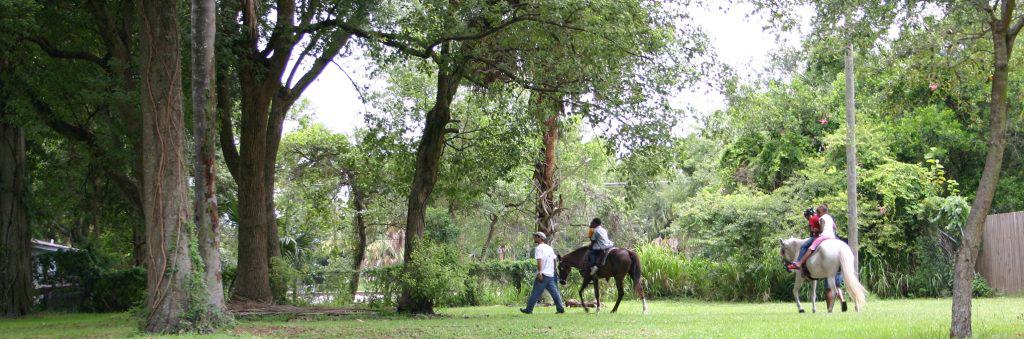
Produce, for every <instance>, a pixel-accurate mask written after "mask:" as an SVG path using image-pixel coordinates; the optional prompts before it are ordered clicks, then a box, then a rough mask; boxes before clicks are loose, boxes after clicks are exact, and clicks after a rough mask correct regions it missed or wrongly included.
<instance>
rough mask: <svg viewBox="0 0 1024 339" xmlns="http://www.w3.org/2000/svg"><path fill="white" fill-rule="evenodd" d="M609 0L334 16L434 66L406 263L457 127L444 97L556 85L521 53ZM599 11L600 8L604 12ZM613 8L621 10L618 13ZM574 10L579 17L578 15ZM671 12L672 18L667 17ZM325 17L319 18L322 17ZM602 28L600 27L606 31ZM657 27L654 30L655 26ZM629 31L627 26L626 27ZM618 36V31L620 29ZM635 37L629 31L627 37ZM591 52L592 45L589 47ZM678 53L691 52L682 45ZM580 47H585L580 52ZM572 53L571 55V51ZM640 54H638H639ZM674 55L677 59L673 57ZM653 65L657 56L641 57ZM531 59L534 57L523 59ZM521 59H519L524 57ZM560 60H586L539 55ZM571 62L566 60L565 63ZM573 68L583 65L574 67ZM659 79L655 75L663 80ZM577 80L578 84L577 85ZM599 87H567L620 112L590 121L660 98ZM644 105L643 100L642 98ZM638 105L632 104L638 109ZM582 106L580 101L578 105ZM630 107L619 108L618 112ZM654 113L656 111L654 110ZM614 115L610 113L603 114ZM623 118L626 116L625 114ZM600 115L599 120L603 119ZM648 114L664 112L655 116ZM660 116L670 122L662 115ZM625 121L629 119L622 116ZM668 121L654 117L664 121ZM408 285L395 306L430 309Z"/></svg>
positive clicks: (443, 4) (424, 7)
mask: <svg viewBox="0 0 1024 339" xmlns="http://www.w3.org/2000/svg"><path fill="white" fill-rule="evenodd" d="M619 4H620V3H619V2H617V1H599V2H588V1H579V2H577V1H569V2H545V1H536V2H514V3H506V2H503V1H487V0H478V1H466V2H449V1H426V2H423V3H420V4H418V5H417V6H408V7H403V8H400V9H398V10H397V11H395V13H396V14H394V15H392V16H390V17H388V16H383V17H381V18H376V19H377V20H378V21H377V22H373V23H371V25H369V26H368V27H358V26H351V25H344V23H342V22H335V23H333V24H336V25H339V26H341V27H343V28H344V29H346V30H348V31H350V32H352V33H353V34H354V35H356V36H359V37H360V38H363V39H365V40H367V41H369V42H371V43H372V44H373V45H374V46H378V47H388V48H390V49H391V50H393V51H396V52H397V54H398V55H401V56H405V57H412V58H418V59H420V60H423V61H426V62H428V65H430V66H431V68H432V69H433V71H434V72H435V75H434V80H435V83H436V87H435V89H434V101H433V104H432V105H431V107H430V108H429V109H428V110H427V112H426V114H425V115H424V127H423V129H422V134H421V135H420V137H419V143H418V146H417V149H416V162H415V166H414V168H415V170H414V174H413V178H412V184H411V187H410V193H409V197H408V205H407V218H406V243H405V260H406V262H409V261H410V259H411V258H412V256H414V255H415V248H416V247H417V242H419V241H420V239H421V238H422V237H423V234H424V229H425V219H426V211H427V206H428V204H429V202H430V197H431V193H432V192H433V190H434V187H435V184H436V183H437V177H438V172H439V169H440V168H441V156H442V154H443V153H444V149H445V146H446V139H447V138H448V136H449V135H451V134H454V133H457V132H458V129H456V128H453V127H452V126H449V124H450V123H452V110H451V107H452V103H453V102H454V99H455V97H456V94H457V92H458V91H459V88H460V86H462V85H464V83H465V84H473V85H477V86H479V87H482V88H487V87H489V86H491V85H492V84H494V83H495V82H496V81H501V82H509V83H514V84H515V85H516V86H520V87H522V88H526V89H531V90H535V91H541V92H558V91H559V90H558V89H556V88H557V87H552V86H550V84H549V83H545V82H541V81H536V80H537V79H534V78H532V77H531V76H530V73H529V72H524V70H523V68H522V64H523V62H524V61H523V60H524V59H526V58H537V60H539V58H541V57H543V56H547V57H556V56H554V55H551V54H545V53H544V51H545V50H548V49H550V48H551V47H552V43H553V42H554V41H556V40H557V39H558V37H559V36H562V35H564V34H567V33H566V32H569V31H576V30H583V31H587V30H588V29H591V28H593V27H602V28H607V29H608V31H611V30H612V28H613V27H614V24H615V23H616V22H615V21H605V20H604V19H605V18H609V17H612V18H614V17H617V15H615V14H613V12H616V11H615V10H616V9H623V8H621V7H620V6H619ZM643 4H644V5H645V6H639V4H638V3H634V2H629V4H627V6H626V7H631V6H632V7H637V6H639V7H643V8H644V9H645V10H643V11H640V12H639V13H638V14H644V15H653V14H654V13H656V12H655V11H646V9H649V8H651V7H650V6H656V4H652V3H647V2H644V3H643ZM606 11H607V12H606ZM620 14H621V13H620ZM578 16H582V18H579V17H578ZM671 18H673V19H675V18H677V17H675V16H672V17H671ZM649 20H651V17H648V16H644V17H641V18H637V21H635V22H632V23H633V24H636V25H643V26H646V25H647V24H648V23H649ZM325 24H327V23H326V22H325ZM608 31H604V32H608ZM655 31H657V32H655ZM631 33H632V32H631ZM648 33H649V34H665V33H670V32H664V31H658V30H652V31H651V32H648ZM623 35H626V34H623ZM616 37H619V36H612V37H607V36H601V35H600V34H593V35H590V36H589V37H588V38H590V39H595V40H600V39H609V38H611V42H610V43H609V45H615V44H616V43H618V42H619V41H615V40H614V38H616ZM634 38H635V36H634ZM613 50H615V51H617V52H621V53H631V52H633V51H629V50H619V49H617V48H613ZM595 52H597V51H595ZM686 52H693V50H687V51H686ZM584 54H585V52H584ZM573 56H574V55H573ZM691 57H694V54H693V53H686V54H683V55H668V56H667V58H668V59H669V60H670V61H671V62H674V61H677V60H678V59H689V58H691ZM641 58H642V59H644V57H641ZM677 58H678V59H677ZM645 60H646V61H648V62H650V63H649V64H648V65H650V64H654V63H657V62H662V61H664V60H652V59H649V58H647V59H645ZM530 61H536V60H530ZM530 61H525V62H530ZM556 61H564V62H566V63H567V64H571V65H572V66H576V67H582V66H588V65H587V64H586V62H587V61H590V60H589V59H586V60H585V59H571V58H570V59H568V60H562V59H551V60H548V61H547V62H549V63H550V62H556ZM609 65H610V64H609V63H598V64H595V65H592V66H591V67H595V68H596V67H603V66H609ZM572 66H566V68H564V69H566V70H568V69H570V67H572ZM643 69H644V68H643V67H636V68H623V69H617V71H618V72H619V73H618V74H616V75H618V76H623V77H626V78H628V79H629V80H635V79H639V78H632V77H631V76H641V73H643V72H642V70H643ZM577 71H580V72H583V70H581V69H577ZM664 79H665V78H659V80H664ZM580 87H585V86H580ZM669 88H674V87H673V86H668V88H664V89H662V88H652V89H651V90H652V92H644V91H633V92H632V93H629V95H627V97H629V98H630V99H637V98H641V97H645V96H648V95H651V94H654V93H663V92H658V91H667V90H668V89H669ZM599 89H600V90H601V91H600V92H594V91H583V90H578V88H577V90H576V91H573V92H571V93H573V94H575V95H578V96H580V97H581V98H582V97H586V96H588V95H593V96H595V97H598V98H599V99H598V100H594V101H588V100H578V101H577V102H578V103H579V104H580V105H581V107H586V108H585V109H599V108H604V107H612V106H614V107H615V109H617V110H618V112H620V113H623V114H617V115H616V114H608V115H599V116H600V118H594V122H595V123H598V124H600V123H610V121H609V120H616V118H617V119H618V120H619V121H626V120H629V119H630V118H632V119H636V120H643V119H649V118H652V116H650V115H644V114H642V113H644V112H647V111H649V110H647V109H649V108H652V107H651V106H650V105H649V104H651V103H656V104H655V106H657V105H663V104H664V101H658V100H650V101H648V100H625V101H627V102H630V103H633V105H607V106H605V105H602V104H603V103H607V102H623V101H620V100H619V99H617V98H616V97H617V96H618V95H620V94H619V92H618V91H617V90H620V89H622V86H615V85H610V86H601V87H599ZM645 104H648V105H645ZM638 108H639V109H638ZM581 109H584V108H581ZM627 111H629V112H632V113H633V114H632V115H630V114H624V112H627ZM653 111H654V112H661V111H663V110H658V109H655V110H653ZM611 117H615V118H611ZM627 117H628V118H627ZM605 118H607V120H605ZM654 118H655V119H662V118H665V116H664V115H658V116H656V117H654ZM662 122H670V120H669V121H664V120H662ZM627 124H629V123H627ZM669 125H670V124H668V123H666V124H661V125H660V126H662V127H665V126H669ZM667 129H668V128H663V129H660V130H658V129H640V128H638V129H633V130H631V132H632V133H631V134H633V135H636V136H643V137H650V136H651V135H652V134H656V133H659V132H660V133H662V134H663V135H664V134H666V131H667ZM411 288H415V287H413V286H405V287H404V289H403V293H402V296H401V297H400V300H399V306H398V309H399V310H400V311H403V312H412V313H421V312H422V313H429V312H433V304H432V301H430V300H422V299H420V298H417V297H414V294H413V293H411V290H410V289H411Z"/></svg>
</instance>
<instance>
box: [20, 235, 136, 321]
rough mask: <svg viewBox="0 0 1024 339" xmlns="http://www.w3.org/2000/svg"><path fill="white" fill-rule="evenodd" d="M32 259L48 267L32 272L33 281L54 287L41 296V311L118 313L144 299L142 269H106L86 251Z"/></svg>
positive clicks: (101, 258)
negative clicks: (42, 309) (47, 268)
mask: <svg viewBox="0 0 1024 339" xmlns="http://www.w3.org/2000/svg"><path fill="white" fill-rule="evenodd" d="M36 260H38V263H39V264H40V265H41V266H42V267H49V268H52V269H51V270H44V271H43V272H39V271H36V272H35V273H34V275H35V279H36V281H38V282H39V283H41V284H43V285H51V286H57V288H53V289H49V290H47V291H46V292H45V293H44V295H43V300H42V303H43V305H42V307H43V308H45V309H49V310H64V311H85V312H121V311H126V310H128V309H129V308H131V307H132V306H134V305H137V304H141V303H142V302H143V300H145V296H146V292H145V291H146V270H145V269H143V268H139V267H132V268H127V269H107V268H105V267H106V266H107V264H106V263H107V262H108V260H105V259H104V258H103V257H100V256H98V255H96V253H95V252H93V251H90V250H88V249H80V250H77V251H74V252H71V251H64V252H54V253H47V254H42V255H39V256H37V257H36Z"/></svg>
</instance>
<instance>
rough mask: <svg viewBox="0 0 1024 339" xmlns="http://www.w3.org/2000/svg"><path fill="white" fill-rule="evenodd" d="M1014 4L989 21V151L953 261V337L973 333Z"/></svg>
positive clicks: (1002, 134) (1001, 144) (1000, 143)
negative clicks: (973, 308) (978, 268)
mask: <svg viewBox="0 0 1024 339" xmlns="http://www.w3.org/2000/svg"><path fill="white" fill-rule="evenodd" d="M1014 5H1015V1H1012V0H1008V1H1006V3H1004V4H1003V9H1002V11H1003V13H1002V19H992V20H991V21H990V22H989V24H990V27H991V30H992V42H993V44H992V48H993V58H992V59H993V60H992V61H993V71H992V90H991V102H990V103H989V137H988V154H987V155H986V156H985V168H984V169H983V170H982V172H981V180H979V181H978V190H977V191H976V193H975V197H974V202H973V203H972V204H971V212H970V214H968V216H967V223H966V225H965V229H964V232H963V236H962V239H961V241H960V247H959V248H958V249H957V251H956V257H955V260H954V262H953V312H952V321H951V324H950V329H949V336H950V337H952V338H967V337H970V336H971V335H972V329H971V293H972V292H973V289H972V282H973V281H974V274H975V271H974V270H975V264H976V262H977V259H978V251H979V250H980V248H981V233H982V231H983V230H984V228H985V219H986V218H987V217H988V212H989V208H990V207H992V198H993V197H994V196H995V192H996V185H997V184H998V183H999V172H1000V170H1001V169H1002V165H1003V152H1004V151H1005V150H1006V111H1007V109H1008V107H1007V102H1006V94H1007V82H1008V79H1009V66H1008V65H1009V60H1010V56H1011V55H1012V53H1013V50H1012V48H1013V41H1014V39H1015V38H1016V35H1015V34H1009V32H1008V31H1007V30H1008V27H1009V26H1010V25H1009V21H1010V20H1011V19H1012V18H1013V15H1012V14H1013V8H1014ZM996 15H999V13H998V12H997V13H996ZM1014 33H1016V32H1014Z"/></svg>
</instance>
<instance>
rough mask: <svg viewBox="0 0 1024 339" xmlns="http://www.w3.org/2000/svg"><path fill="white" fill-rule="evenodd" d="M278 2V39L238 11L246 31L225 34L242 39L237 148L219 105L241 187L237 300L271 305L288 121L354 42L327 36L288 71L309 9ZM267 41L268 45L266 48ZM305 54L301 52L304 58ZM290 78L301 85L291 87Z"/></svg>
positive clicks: (237, 49)
mask: <svg viewBox="0 0 1024 339" xmlns="http://www.w3.org/2000/svg"><path fill="white" fill-rule="evenodd" d="M277 3H278V5H279V6H278V7H277V8H276V14H274V15H275V17H276V18H275V22H274V23H273V26H274V27H273V33H272V34H271V36H270V38H269V40H267V41H261V38H260V37H259V27H261V25H260V24H259V23H258V22H257V21H259V19H258V18H256V17H254V16H253V15H251V14H248V13H241V12H240V11H239V9H238V8H234V9H232V12H231V13H232V15H239V16H240V17H241V18H242V20H243V21H244V22H243V25H241V26H239V25H238V23H237V22H234V21H231V20H229V21H228V22H227V24H228V25H230V27H231V29H229V30H228V31H230V32H231V33H233V34H238V35H239V36H236V37H235V38H237V39H236V41H237V44H236V45H235V46H233V48H231V49H230V51H231V52H232V53H234V56H235V58H236V59H237V60H238V63H237V64H236V65H234V66H235V67H234V69H235V71H236V73H237V76H238V83H239V87H240V89H241V91H240V92H241V93H240V94H241V95H240V96H241V111H242V116H241V124H240V128H239V130H240V134H241V135H240V138H239V147H238V148H237V149H236V148H235V145H234V142H233V138H234V136H233V135H232V133H231V128H230V120H231V114H230V106H231V104H232V102H230V101H228V100H227V98H219V99H218V101H219V102H222V101H226V102H225V103H224V104H223V105H221V104H219V105H220V106H222V107H223V108H222V114H221V115H220V116H221V124H222V126H227V128H222V129H221V145H222V148H223V152H224V158H225V162H226V163H228V167H229V170H230V171H231V174H232V176H233V177H234V179H235V182H236V183H237V184H238V214H239V220H238V273H237V275H236V277H235V283H234V288H233V293H232V298H233V299H236V300H251V301H257V302H272V301H274V300H275V299H277V300H281V299H282V298H283V297H284V296H283V294H282V292H285V291H286V289H287V282H283V284H282V282H274V283H273V284H272V283H271V281H270V270H271V268H270V264H271V258H273V257H278V256H280V255H281V247H280V239H279V232H278V229H277V219H276V216H275V214H274V179H275V175H274V172H275V169H276V165H277V151H278V148H279V146H280V143H281V133H282V131H283V125H284V119H285V115H286V113H287V112H288V111H289V110H290V109H291V107H292V104H294V103H295V100H296V99H298V98H299V96H301V95H302V92H303V91H305V90H306V88H307V87H308V86H309V85H310V84H311V83H312V82H313V81H314V80H315V79H316V78H317V76H319V75H320V73H321V72H323V70H324V68H325V67H326V66H327V65H329V64H330V63H331V61H332V60H333V59H334V57H336V56H337V55H338V53H339V52H340V50H341V49H342V48H343V47H344V46H345V45H346V44H347V42H348V40H349V38H350V37H351V34H348V33H344V32H342V31H340V30H338V31H335V32H333V33H330V34H327V35H326V36H329V37H328V38H325V39H326V40H322V41H321V42H323V44H324V45H323V46H322V47H323V48H322V49H318V50H317V52H318V53H319V56H317V57H316V58H315V60H312V62H310V63H309V69H308V71H306V72H305V73H302V72H298V68H305V67H306V66H305V64H301V63H300V64H296V65H292V67H293V68H292V69H291V71H290V72H289V67H288V66H289V60H293V59H292V58H291V57H292V52H293V50H294V49H295V47H296V46H297V45H298V44H299V43H300V42H302V41H305V40H304V39H303V38H302V36H301V35H302V34H300V33H299V29H297V27H296V26H295V23H296V5H297V4H304V5H306V6H312V5H309V4H305V3H301V2H297V1H294V0H288V1H279V2H277ZM307 9H308V10H315V9H310V8H307ZM366 9H367V8H366V6H362V5H360V6H358V8H357V9H356V10H355V13H354V14H353V15H352V17H351V18H350V19H351V20H355V19H356V18H358V17H364V16H366V15H368V13H367V12H366ZM300 19H302V18H300ZM243 26H244V27H243ZM263 42H265V43H266V46H261V43H263ZM269 51H272V53H268V52H269ZM308 52H309V51H308V50H307V51H304V52H303V54H302V57H304V56H307V55H306V53H308ZM300 58H301V57H300ZM293 76H295V78H294V79H297V80H296V81H292V80H293ZM282 81H283V82H282ZM219 92H221V95H222V96H225V95H228V93H227V91H226V90H222V91H219ZM225 108H227V109H225ZM275 294H276V295H275Z"/></svg>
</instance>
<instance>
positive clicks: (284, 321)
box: [0, 298, 1024, 338]
mask: <svg viewBox="0 0 1024 339" xmlns="http://www.w3.org/2000/svg"><path fill="white" fill-rule="evenodd" d="M650 306H651V314H649V315H646V316H644V315H641V314H640V305H639V303H637V302H625V301H624V302H623V305H622V306H621V307H620V309H619V311H620V313H619V314H609V313H607V312H606V311H602V313H600V314H584V313H583V311H582V310H581V309H569V310H568V313H566V314H561V315H556V314H554V311H555V310H554V308H553V307H542V308H538V309H536V310H535V312H534V314H532V315H523V314H520V313H519V311H518V307H507V306H487V307H467V308H450V309H442V310H441V311H440V315H438V316H431V317H406V316H395V315H388V316H376V317H366V316H358V317H357V316H350V317H342V318H313V319H288V318H285V317H276V318H263V319H257V320H251V319H250V320H240V321H239V322H238V324H237V325H236V326H234V327H233V328H230V329H225V330H222V331H221V332H220V333H218V334H217V335H215V336H214V337H254V336H259V337H360V338H364V337H392V338H406V337H409V338H436V337H476V338H488V337H489V338H503V337H548V338H550V337H558V338H562V337H582V336H590V337H595V336H600V337H748V338H764V337H785V338H790V337H803V338H821V337H827V336H832V337H837V338H850V337H859V338H879V337H882V338H889V337H899V338H906V337H918V338H920V337H930V338H937V337H945V336H947V335H948V332H947V331H948V328H949V313H950V301H949V300H948V299H946V300H943V299H923V300H882V301H879V300H870V301H869V303H868V305H867V309H866V310H865V311H864V312H861V313H853V312H852V310H851V312H849V313H833V314H826V313H818V314H811V313H805V314H798V313H797V312H796V307H795V306H794V305H793V304H792V303H764V304H746V303H707V302H698V301H657V302H651V303H650ZM805 306H806V307H807V309H808V312H810V307H809V306H810V305H809V304H807V305H805ZM818 306H819V311H822V310H823V309H824V304H823V303H819V305H818ZM837 311H838V310H837ZM974 333H975V336H977V337H998V338H1005V337H1010V338H1021V337H1024V298H992V299H978V300H975V303H974ZM138 335H140V334H139V333H138V331H137V330H136V329H135V327H134V322H133V321H132V320H131V319H129V317H128V316H127V315H126V314H42V315H35V316H31V317H28V318H23V319H17V320H3V321H0V337H19V338H24V337H30V338H36V337H124V336H138Z"/></svg>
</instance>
